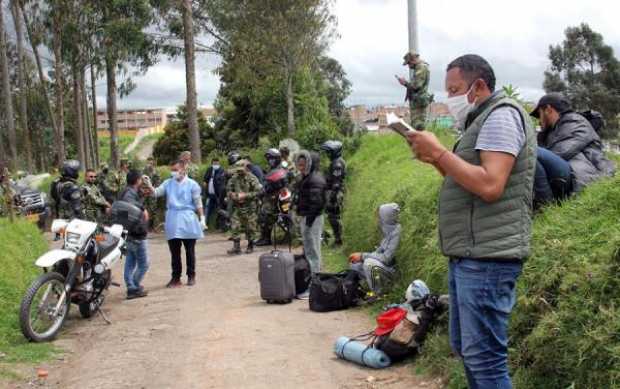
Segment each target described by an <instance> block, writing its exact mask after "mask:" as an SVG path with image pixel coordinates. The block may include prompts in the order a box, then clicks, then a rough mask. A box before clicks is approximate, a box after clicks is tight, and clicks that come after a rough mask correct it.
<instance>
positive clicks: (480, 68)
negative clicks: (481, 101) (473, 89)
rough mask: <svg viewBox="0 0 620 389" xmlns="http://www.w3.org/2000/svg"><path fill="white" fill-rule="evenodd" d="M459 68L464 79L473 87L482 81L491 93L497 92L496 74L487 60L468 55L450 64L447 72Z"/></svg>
mask: <svg viewBox="0 0 620 389" xmlns="http://www.w3.org/2000/svg"><path fill="white" fill-rule="evenodd" d="M454 68H459V69H460V70H461V73H462V74H463V78H465V80H467V82H468V83H469V84H470V85H471V84H473V83H474V81H476V80H477V79H479V78H480V79H482V81H484V83H485V84H487V87H488V88H489V90H490V91H491V92H493V91H495V72H493V68H492V67H491V65H489V63H488V62H487V60H486V59H484V58H482V57H481V56H479V55H476V54H466V55H463V56H460V57H458V58H457V59H455V60H454V61H452V62H450V64H449V65H448V68H447V69H446V71H447V72H448V71H450V70H452V69H454Z"/></svg>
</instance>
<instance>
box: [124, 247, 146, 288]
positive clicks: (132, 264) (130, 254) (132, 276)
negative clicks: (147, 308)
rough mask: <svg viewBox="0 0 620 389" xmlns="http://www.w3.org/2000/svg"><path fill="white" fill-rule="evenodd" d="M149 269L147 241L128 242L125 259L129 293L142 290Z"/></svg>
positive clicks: (126, 281)
mask: <svg viewBox="0 0 620 389" xmlns="http://www.w3.org/2000/svg"><path fill="white" fill-rule="evenodd" d="M148 269H149V259H148V254H147V251H146V239H145V240H129V241H127V257H126V258H125V275H124V277H125V285H127V292H133V291H136V290H138V289H139V288H140V283H141V282H142V279H143V278H144V275H145V274H146V271H147V270H148Z"/></svg>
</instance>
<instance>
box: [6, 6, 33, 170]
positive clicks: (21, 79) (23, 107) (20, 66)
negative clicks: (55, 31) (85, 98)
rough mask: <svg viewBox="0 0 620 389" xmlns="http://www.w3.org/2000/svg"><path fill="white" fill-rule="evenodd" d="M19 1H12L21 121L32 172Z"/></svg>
mask: <svg viewBox="0 0 620 389" xmlns="http://www.w3.org/2000/svg"><path fill="white" fill-rule="evenodd" d="M18 3H19V1H18V0H12V1H11V12H12V15H13V24H14V25H15V40H16V46H17V70H16V72H17V80H18V87H19V121H20V127H21V131H22V138H23V141H24V146H25V147H24V148H25V151H26V167H27V169H28V171H30V172H32V171H33V168H34V165H33V163H32V142H31V138H33V134H32V132H31V131H30V128H29V127H28V96H27V93H26V56H25V55H24V34H23V28H22V17H21V9H20V7H19V4H18Z"/></svg>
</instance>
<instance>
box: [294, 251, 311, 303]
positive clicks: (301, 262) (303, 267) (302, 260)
mask: <svg viewBox="0 0 620 389" xmlns="http://www.w3.org/2000/svg"><path fill="white" fill-rule="evenodd" d="M310 280H312V271H311V270H310V262H308V259H307V258H306V256H305V255H304V254H301V255H295V293H296V294H301V293H304V292H305V291H307V290H308V288H309V287H310Z"/></svg>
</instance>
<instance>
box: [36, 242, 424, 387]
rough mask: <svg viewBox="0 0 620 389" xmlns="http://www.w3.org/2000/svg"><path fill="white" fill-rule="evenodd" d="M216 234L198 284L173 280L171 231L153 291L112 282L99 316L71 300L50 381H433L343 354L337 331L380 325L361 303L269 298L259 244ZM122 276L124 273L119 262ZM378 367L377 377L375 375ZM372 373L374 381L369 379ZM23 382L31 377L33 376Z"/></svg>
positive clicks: (201, 260)
mask: <svg viewBox="0 0 620 389" xmlns="http://www.w3.org/2000/svg"><path fill="white" fill-rule="evenodd" d="M229 245H230V242H228V241H227V240H226V237H224V236H223V235H210V236H209V237H208V239H204V240H202V241H201V242H199V245H198V247H197V255H198V258H197V284H196V285H195V286H194V287H186V286H184V287H183V288H179V289H173V290H170V289H166V288H164V287H163V285H164V284H165V283H166V282H167V281H168V278H169V256H168V250H167V245H166V242H165V240H163V239H162V237H161V236H156V237H155V238H153V239H151V240H150V244H149V254H150V258H151V269H150V271H149V273H148V274H147V277H146V279H145V286H146V287H147V289H148V290H149V292H150V293H149V296H148V297H147V298H144V299H138V300H132V301H127V300H124V299H123V297H124V295H123V293H124V289H120V288H113V290H112V291H111V292H110V293H109V296H108V299H107V301H106V304H105V305H104V310H105V312H106V313H107V314H108V316H109V318H110V320H112V325H107V324H105V322H104V321H103V320H102V319H101V318H100V317H95V318H93V319H90V320H83V319H80V318H78V317H77V316H78V315H77V313H76V311H77V310H72V314H71V317H70V319H69V321H68V323H67V326H66V330H65V331H64V332H63V333H62V334H61V335H60V336H59V340H57V341H56V344H57V345H58V346H59V347H61V348H63V349H65V350H67V353H66V354H65V355H64V357H63V358H62V359H63V360H62V361H57V362H54V363H51V364H49V365H44V366H43V367H44V368H46V369H48V370H49V378H48V379H47V380H46V381H45V382H44V383H42V384H41V383H39V384H40V385H41V386H43V387H47V388H63V389H69V388H88V389H91V388H106V389H109V388H115V389H119V388H148V389H151V388H155V389H158V388H218V389H219V388H231V389H233V388H234V389H236V388H270V389H272V388H282V389H288V388H313V389H317V388H407V389H416V388H434V387H435V385H436V384H434V383H432V382H430V381H429V380H426V381H424V380H422V379H421V378H419V377H415V376H414V375H413V373H412V371H413V367H412V366H411V365H408V366H403V365H401V366H396V367H392V368H389V369H385V370H380V371H376V370H370V369H363V368H360V367H357V366H355V365H353V364H351V363H347V362H343V361H340V360H337V359H336V358H335V356H334V354H333V352H332V345H333V342H334V341H335V339H336V338H337V337H338V336H339V335H343V334H359V333H363V332H364V331H368V329H369V328H371V327H372V323H371V320H370V319H369V318H368V316H367V315H366V314H365V313H364V312H362V311H359V310H349V311H342V312H334V313H327V314H317V313H313V312H310V311H309V310H308V304H307V301H295V302H293V303H292V304H288V305H267V304H265V303H264V302H262V301H261V300H260V298H259V297H258V280H257V262H258V261H257V258H258V254H257V253H255V254H253V255H242V256H237V257H228V256H226V254H225V253H226V249H228V247H229ZM115 278H116V280H117V281H118V280H121V279H122V278H121V273H120V269H119V268H117V269H116V275H115ZM369 377H370V378H369ZM369 382H370V383H369ZM24 387H31V386H30V385H27V386H24Z"/></svg>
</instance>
